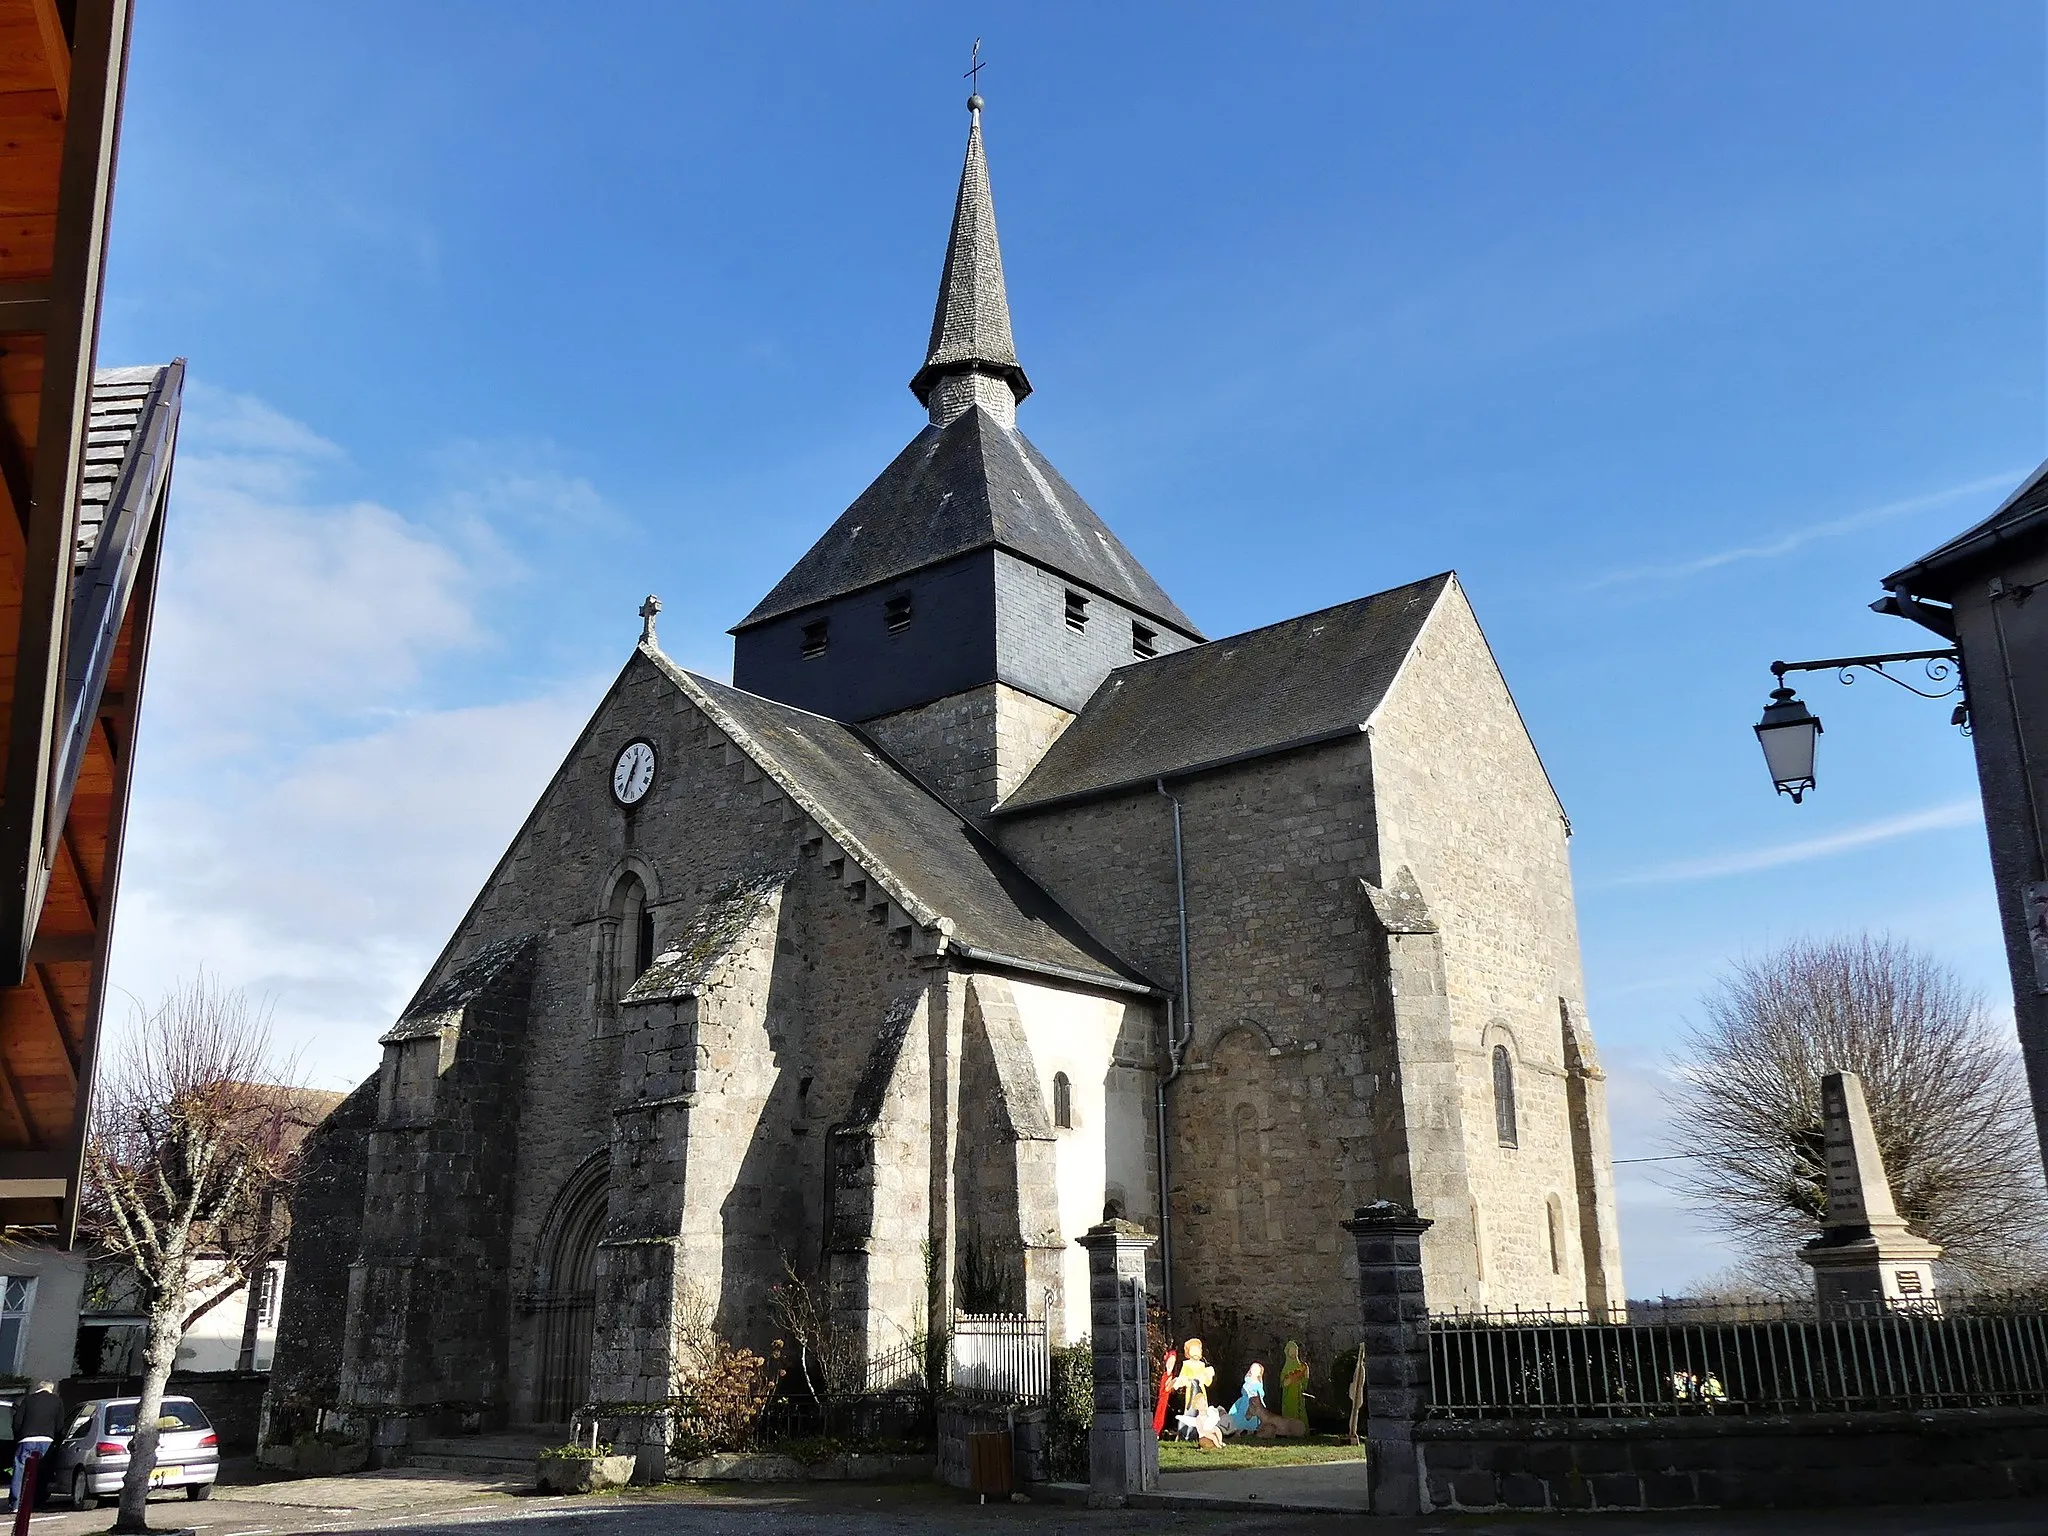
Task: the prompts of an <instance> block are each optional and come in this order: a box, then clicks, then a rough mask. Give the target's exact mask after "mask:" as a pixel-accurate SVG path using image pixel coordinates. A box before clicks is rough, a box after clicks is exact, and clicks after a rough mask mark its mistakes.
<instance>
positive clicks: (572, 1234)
mask: <svg viewBox="0 0 2048 1536" xmlns="http://www.w3.org/2000/svg"><path fill="white" fill-rule="evenodd" d="M610 1195H611V1154H610V1153H609V1152H600V1153H598V1154H596V1155H595V1156H594V1157H591V1158H590V1159H588V1160H587V1161H586V1162H585V1163H584V1164H583V1166H582V1167H580V1168H578V1169H577V1170H576V1171H575V1172H574V1173H572V1174H571V1175H569V1178H568V1180H567V1181H566V1182H565V1183H564V1184H563V1185H562V1189H561V1193H559V1194H558V1195H556V1196H555V1203H554V1205H553V1206H552V1207H551V1208H550V1209H549V1211H548V1216H547V1221H546V1222H545V1223H544V1225H543V1226H542V1228H541V1240H540V1247H539V1257H538V1259H537V1261H536V1263H535V1265H534V1276H533V1279H534V1286H533V1307H534V1310H535V1311H536V1312H537V1313H539V1315H540V1329H539V1334H540V1337H539V1349H538V1351H537V1353H536V1356H535V1365H536V1371H535V1379H534V1393H533V1416H534V1420H535V1422H537V1423H541V1424H566V1423H568V1422H569V1420H570V1419H571V1418H572V1417H573V1416H574V1415H575V1413H576V1410H577V1409H579V1408H581V1407H582V1406H583V1404H584V1403H585V1401H587V1400H588V1398H589V1396H590V1340H591V1332H592V1329H593V1327H594V1325H595V1323H596V1319H597V1244H598V1240H599V1239H600V1238H601V1237H602V1236H603V1235H604V1222H605V1212H606V1209H607V1207H608V1205H609V1203H610Z"/></svg>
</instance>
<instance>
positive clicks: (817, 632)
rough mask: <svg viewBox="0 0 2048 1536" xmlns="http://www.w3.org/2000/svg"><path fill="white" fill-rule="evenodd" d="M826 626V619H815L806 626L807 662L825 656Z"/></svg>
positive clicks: (805, 645) (805, 656) (805, 647)
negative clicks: (814, 657) (815, 657)
mask: <svg viewBox="0 0 2048 1536" xmlns="http://www.w3.org/2000/svg"><path fill="white" fill-rule="evenodd" d="M825 626H826V621H825V620H824V619H813V620H812V621H811V622H810V623H808V624H806V625H805V626H804V660H805V661H809V660H810V659H811V658H812V657H813V656H822V655H824V654H825Z"/></svg>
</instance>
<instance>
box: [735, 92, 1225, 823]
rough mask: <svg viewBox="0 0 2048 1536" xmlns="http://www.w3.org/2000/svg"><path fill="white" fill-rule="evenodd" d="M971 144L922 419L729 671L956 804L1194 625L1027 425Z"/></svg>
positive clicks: (996, 247) (980, 168)
mask: <svg viewBox="0 0 2048 1536" xmlns="http://www.w3.org/2000/svg"><path fill="white" fill-rule="evenodd" d="M982 106H983V103H982V99H981V97H980V96H979V95H975V96H970V97H969V98H968V100H967V110H968V127H967V157H966V160H965V163H964V164H963V165H962V167H961V170H960V189H959V193H958V195H957V196H956V197H955V198H954V202H953V227H952V233H951V235H950V237H949V238H948V240H947V244H946V262H945V267H944V270H943V271H942V272H941V274H940V277H939V297H938V304H937V306H936V308H935V310H934V312H933V315H932V330H931V341H930V343H929V345H928V346H927V347H926V349H925V360H924V365H923V366H922V367H920V368H919V369H918V370H917V373H916V375H915V376H914V377H913V378H912V379H911V381H910V388H911V392H912V393H913V394H915V395H916V396H917V398H918V401H919V403H920V404H922V405H923V406H924V407H925V411H926V413H927V416H928V418H929V419H928V424H927V425H926V426H925V428H924V430H923V431H921V432H919V433H918V435H917V436H916V437H915V438H913V439H911V441H910V444H909V446H908V447H906V448H905V449H904V450H903V451H902V452H901V453H899V454H898V455H897V456H896V458H895V460H894V461H893V462H892V463H891V464H890V465H889V467H888V468H887V469H885V470H883V471H882V473H881V475H880V476H879V477H878V478H877V479H876V480H875V482H874V483H873V484H872V485H870V486H869V487H868V488H867V489H866V490H865V491H863V492H862V493H861V494H860V496H859V497H857V498H856V499H855V501H854V503H853V505H852V506H850V507H848V508H847V509H846V511H845V512H843V513H842V514H840V516H839V519H838V520H837V521H836V522H834V523H833V524H832V526H831V527H830V528H828V529H827V530H826V531H825V534H824V536H823V537H822V538H820V539H819V540H818V542H817V543H816V544H814V545H812V546H811V548H810V550H809V552H808V553H806V554H805V555H804V557H803V558H802V559H801V560H799V561H797V563H796V564H795V565H794V566H793V567H791V569H790V571H789V574H788V575H786V576H784V577H783V578H782V580H781V581H780V582H778V583H777V584H776V586H775V590H774V591H772V592H770V593H769V594H768V596H767V597H765V598H763V599H762V600H761V602H760V603H759V604H758V605H757V606H756V607H755V609H754V611H753V612H752V613H750V614H748V615H747V616H746V618H744V619H742V620H741V621H740V623H739V624H738V625H737V626H735V627H734V629H733V635H734V644H733V682H734V684H735V685H736V686H738V687H740V688H744V689H746V690H747V691H748V692H750V693H757V694H761V695H763V696H764V697H767V698H772V699H777V700H780V701H781V702H783V703H786V704H794V705H796V706H797V707H798V708H800V709H807V710H811V711H813V712H814V713H817V714H821V715H827V716H829V717H831V718H832V719H835V720H843V721H847V722H849V723H854V724H858V725H860V726H861V727H862V728H863V729H865V730H866V731H867V732H868V734H869V735H870V736H871V737H873V739H874V740H875V741H876V742H877V743H878V744H879V745H880V746H881V747H882V748H883V749H884V750H886V751H887V752H889V753H890V754H891V755H892V756H894V757H895V758H896V759H897V760H898V761H899V762H901V763H902V764H903V765H904V766H905V767H907V768H909V769H910V770H911V771H912V772H914V773H916V774H918V775H919V776H920V777H922V778H923V779H924V780H925V781H926V782H927V783H929V784H930V785H931V786H932V787H933V788H934V789H936V790H938V791H939V793H940V794H942V795H944V796H945V797H946V798H947V799H948V800H949V801H951V802H952V803H953V805H954V806H955V807H956V808H957V809H959V810H960V811H961V812H962V813H963V814H965V815H968V816H971V817H979V816H981V815H983V814H984V813H986V812H987V811H988V810H989V809H990V807H992V806H993V805H994V804H995V803H996V802H997V801H998V800H1000V799H1001V798H1002V796H1004V795H1005V794H1007V793H1009V792H1010V791H1011V790H1012V789H1014V788H1015V787H1016V786H1017V785H1018V784H1020V783H1022V782H1023V779H1024V776H1025V775H1026V774H1027V773H1029V772H1030V771H1031V769H1032V767H1033V765H1035V764H1036V763H1037V761H1038V759H1039V757H1040V756H1041V755H1043V753H1044V751H1045V749H1046V748H1047V747H1049V746H1050V745H1051V744H1052V742H1053V740H1054V739H1055V738H1056V737H1057V736H1058V735H1059V733H1060V732H1061V731H1062V730H1063V729H1065V727H1066V725H1067V722H1068V721H1070V720H1071V719H1072V718H1073V717H1074V713H1075V711H1077V710H1078V709H1080V707H1081V705H1082V704H1083V703H1085V702H1086V701H1087V699H1088V696H1089V695H1090V694H1092V693H1093V692H1094V691H1095V690H1096V688H1098V687H1099V686H1101V684H1102V682H1103V680H1104V679H1105V678H1106V677H1108V676H1109V674H1110V673H1111V672H1112V671H1113V670H1115V669H1116V668H1117V667H1121V666H1128V665H1131V664H1133V663H1135V662H1142V661H1144V660H1146V659H1147V658H1149V657H1152V656H1159V655H1165V654H1166V653H1168V652H1170V651H1178V650H1185V649H1186V648H1187V647H1188V646H1190V645H1195V644H1199V643H1200V642H1201V639H1202V636H1201V634H1200V632H1199V631H1197V630H1196V628H1195V627H1194V624H1193V622H1192V621H1191V620H1189V618H1188V617H1187V615H1186V614H1184V613H1182V612H1181V611H1180V609H1179V607H1177V606H1176V605H1175V604H1174V602H1173V599H1171V598H1170V597H1168V596H1167V595H1166V593H1165V592H1164V591H1163V590H1162V589H1161V588H1160V586H1159V584H1158V582H1156V581H1154V580H1153V579H1152V576H1151V574H1150V573H1149V572H1147V571H1146V570H1145V568H1144V567H1143V566H1142V565H1140V564H1139V563H1138V561H1137V558H1136V557H1135V556H1133V555H1132V554H1131V552H1130V551H1129V550H1128V549H1126V548H1125V547H1124V545H1123V543H1122V541H1121V540H1119V539H1118V538H1117V536H1116V535H1115V534H1114V533H1112V532H1110V530H1109V528H1108V526H1107V525H1106V524H1104V523H1103V521H1102V519H1101V518H1099V517H1098V516H1096V514H1095V512H1094V509H1092V508H1091V507H1090V506H1089V505H1088V504H1087V503H1086V502H1085V501H1083V500H1082V499H1081V497H1080V496H1079V495H1078V494H1077V493H1076V492H1075V490H1074V488H1073V487H1072V486H1070V485H1068V484H1067V482H1066V480H1065V479H1064V478H1063V477H1062V476H1061V474H1060V472H1059V471H1058V470H1056V469H1054V468H1053V467H1052V465H1051V463H1050V462H1048V461H1047V459H1046V458H1045V456H1044V455H1043V454H1042V453H1040V452H1039V451H1038V449H1037V448H1036V447H1035V446H1034V445H1033V444H1032V443H1031V442H1030V440H1029V439H1027V438H1026V437H1025V436H1024V435H1023V434H1022V433H1021V432H1019V431H1018V430H1017V406H1018V404H1019V403H1020V402H1021V401H1023V399H1024V398H1025V397H1026V396H1027V395H1029V394H1030V393H1031V381H1030V380H1029V379H1028V378H1027V377H1026V376H1025V373H1024V368H1023V365H1022V364H1021V363H1020V362H1019V361H1018V359H1017V346H1016V341H1015V339H1014V337H1013V335H1012V333H1011V329H1010V300H1009V292H1008V289H1007V287H1006V285H1005V283H1004V279H1003V253H1002V247H1001V245H1000V243H999V242H998V241H997V238H996V215H995V200H994V197H993V195H992V194H991V192H990V190H989V175H988V159H987V154H986V151H985V150H984V148H983V145H982V131H981V113H982Z"/></svg>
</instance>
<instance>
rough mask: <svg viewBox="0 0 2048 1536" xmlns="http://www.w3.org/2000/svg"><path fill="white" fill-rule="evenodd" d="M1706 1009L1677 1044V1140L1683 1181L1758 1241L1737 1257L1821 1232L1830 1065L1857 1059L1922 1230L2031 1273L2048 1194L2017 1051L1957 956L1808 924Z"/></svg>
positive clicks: (2047, 1244) (1967, 1273) (1978, 1275)
mask: <svg viewBox="0 0 2048 1536" xmlns="http://www.w3.org/2000/svg"><path fill="white" fill-rule="evenodd" d="M1703 1007H1704V1009H1705V1019H1704V1021H1703V1022H1702V1023H1701V1024H1699V1025H1698V1026H1697V1027H1695V1028H1693V1029H1692V1030H1690V1031H1689V1032H1688V1033H1687V1035H1686V1036H1685V1038H1684V1040H1683V1041H1682V1044H1681V1050H1682V1053H1683V1054H1682V1058H1681V1060H1680V1061H1679V1063H1678V1070H1677V1072H1676V1079H1677V1083H1678V1087H1677V1089H1676V1091H1675V1095H1674V1097H1675V1099H1676V1101H1677V1102H1676V1106H1675V1107H1676V1108H1677V1110H1678V1113H1677V1114H1675V1115H1674V1116H1673V1119H1672V1124H1671V1129H1670V1134H1669V1137H1668V1140H1669V1142H1670V1147H1669V1150H1670V1151H1672V1152H1673V1153H1675V1154H1678V1157H1677V1158H1676V1159H1675V1160H1674V1162H1673V1165H1672V1166H1673V1167H1674V1169H1675V1170H1677V1172H1676V1180H1677V1182H1678V1183H1679V1184H1680V1185H1681V1186H1682V1187H1683V1188H1685V1189H1687V1190H1688V1191H1689V1192H1690V1193H1691V1194H1693V1195H1695V1196H1696V1197H1697V1198H1699V1199H1700V1200H1701V1201H1702V1202H1704V1203H1705V1204H1707V1205H1709V1206H1711V1207H1713V1209H1714V1213H1715V1215H1717V1216H1718V1217H1719V1218H1720V1219H1721V1220H1722V1221H1724V1222H1725V1223H1727V1225H1728V1226H1729V1227H1730V1228H1732V1230H1733V1232H1734V1233H1735V1234H1736V1236H1737V1237H1738V1239H1739V1240H1740V1241H1741V1242H1742V1243H1743V1245H1744V1246H1745V1247H1746V1248H1747V1249H1748V1253H1747V1255H1746V1258H1745V1260H1744V1262H1743V1264H1742V1265H1741V1266H1739V1268H1747V1269H1748V1270H1750V1271H1751V1272H1758V1271H1757V1265H1758V1264H1759V1263H1761V1264H1762V1265H1764V1266H1766V1267H1770V1266H1771V1265H1772V1261H1773V1260H1774V1259H1781V1258H1782V1257H1783V1256H1786V1255H1788V1254H1789V1253H1790V1252H1791V1250H1793V1249H1794V1248H1796V1247H1797V1246H1798V1245H1799V1244H1801V1243H1803V1242H1805V1241H1806V1240H1807V1239H1809V1238H1811V1237H1813V1236H1815V1235H1816V1234H1817V1231H1818V1228H1819V1223H1820V1220H1821V1218H1822V1216H1824V1215H1825V1214H1826V1211H1827V1162H1826V1134H1825V1127H1824V1124H1823V1121H1822V1117H1821V1103H1820V1080H1821V1077H1822V1076H1823V1075H1824V1074H1825V1073H1828V1072H1835V1071H1844V1072H1856V1073H1859V1074H1861V1076H1862V1078H1863V1088H1864V1093H1865V1094H1866V1096H1867V1097H1868V1099H1869V1103H1870V1114H1871V1120H1872V1122H1873V1123H1874V1125H1875V1127H1876V1130H1877V1140H1878V1146H1879V1149H1880V1150H1881V1151H1882V1152H1883V1154H1884V1160H1885V1168H1886V1171H1887V1172H1888V1173H1889V1174H1890V1176H1891V1181H1892V1192H1893V1195H1894V1197H1895V1198H1896V1199H1897V1201H1898V1206H1899V1212H1900V1214H1901V1215H1902V1216H1904V1217H1905V1218H1906V1220H1907V1222H1908V1223H1909V1224H1910V1225H1911V1226H1912V1227H1913V1229H1914V1230H1915V1231H1917V1232H1919V1233H1921V1234H1922V1235H1924V1236H1925V1237H1927V1238H1929V1239H1930V1240H1932V1241H1934V1242H1937V1243H1940V1244H1942V1246H1943V1247H1944V1248H1945V1249H1946V1250H1947V1252H1946V1254H1945V1261H1946V1263H1948V1264H1949V1265H1951V1266H1953V1268H1954V1270H1955V1271H1956V1272H1957V1274H1958V1276H1959V1277H1960V1278H1961V1279H1963V1280H1964V1281H1965V1282H1967V1283H1969V1284H1972V1285H1975V1286H1978V1287H1983V1288H2007V1287H2014V1286H2018V1285H2021V1284H2025V1283H2030V1282H2035V1277H2037V1276H2038V1275H2039V1273H2040V1265H2041V1261H2042V1258H2043V1255H2044V1253H2048V1194H2044V1191H2043V1187H2042V1181H2041V1167H2040V1163H2039V1160H2038V1158H2037V1156H2036V1151H2035V1148H2036V1141H2035V1137H2034V1132H2033V1127H2032V1124H2031V1122H2030V1120H2029V1111H2028V1107H2027V1095H2026V1088H2025V1084H2024V1082H2023V1080H2022V1077H2021V1073H2020V1068H2019V1061H2018V1057H2017V1056H2016V1054H2015V1053H2014V1050H2013V1049H2012V1045H2011V1042H2010V1040H2009V1038H2008V1032H2007V1031H2006V1030H2004V1029H2003V1028H2000V1027H1998V1026H1997V1025H1995V1024H1994V1023H1993V1021H1992V1020H1991V1018H1990V1017H1989V1016H1988V1015H1987V1013H1986V1011H1985V1006H1984V1000H1983V998H1982V996H1981V995H1980V994H1978V993H1977V992H1975V991H1973V990H1972V989H1970V988H1969V987H1968V986H1966V985H1965V984H1964V983H1963V982H1962V981H1961V980H1960V979H1959V978H1958V977H1957V976H1956V975H1955V973H1954V972H1953V971H1951V970H1950V969H1949V968H1948V967H1946V966H1944V965H1943V964H1941V963H1940V962H1939V961H1937V960H1935V959H1934V958H1933V957H1931V956H1929V955H1927V954H1925V953H1924V952H1922V951H1920V950H1917V949H1915V948H1913V947H1912V946H1911V945H1909V944H1906V943H1902V942H1900V941H1898V940H1894V939H1891V938H1878V937H1872V936H1869V935H1863V936H1859V937H1854V938H1843V939H1832V940H1800V941H1798V942H1795V943H1792V944H1788V945H1786V946H1784V947H1783V948H1781V949H1779V950H1776V951H1774V952H1773V953H1770V954H1767V955H1764V956H1762V957H1761V958H1758V959H1753V960H1744V961H1741V962H1739V963H1738V964H1736V965H1735V966H1733V967H1732V968H1731V969H1730V970H1729V972H1728V974H1727V975H1726V976H1725V977H1724V978H1723V979H1722V981H1721V984H1720V986H1719V987H1718V988H1717V989H1716V990H1715V991H1714V992H1712V993H1710V994H1709V995H1708V996H1707V997H1706V998H1705V999H1703ZM1775 1272H1779V1273H1782V1269H1778V1270H1776V1271H1775ZM2035 1283H2037V1282H2035Z"/></svg>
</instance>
